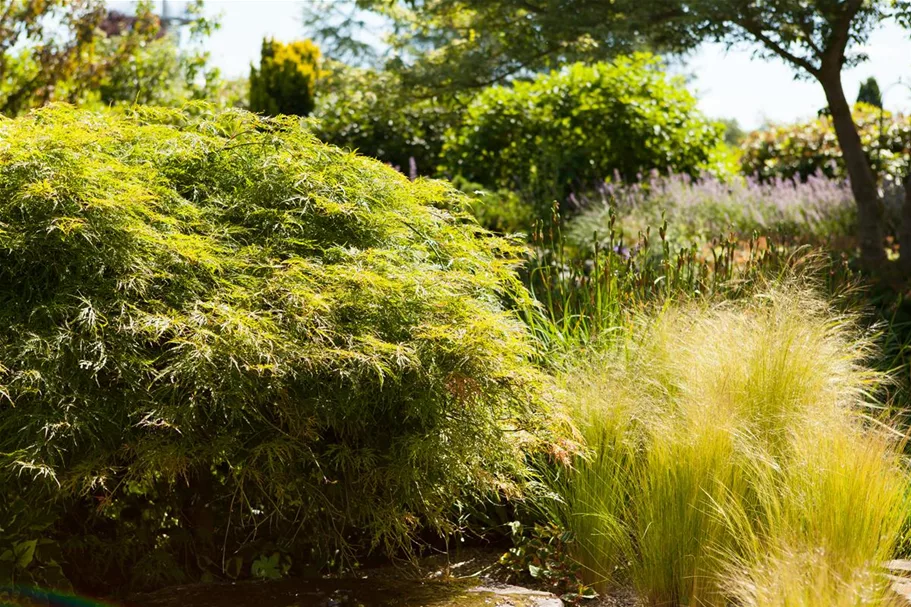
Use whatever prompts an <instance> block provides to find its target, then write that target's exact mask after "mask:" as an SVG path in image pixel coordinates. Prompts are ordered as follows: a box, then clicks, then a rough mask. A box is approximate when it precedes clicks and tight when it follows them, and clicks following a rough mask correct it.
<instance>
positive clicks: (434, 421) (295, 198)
mask: <svg viewBox="0 0 911 607" xmlns="http://www.w3.org/2000/svg"><path fill="white" fill-rule="evenodd" d="M195 114H196V115H198V116H199V117H191V115H189V114H186V113H182V112H180V111H177V110H165V109H144V108H138V109H135V110H132V111H130V112H129V113H124V114H114V113H110V112H109V113H88V112H84V111H77V110H74V109H71V108H68V107H53V108H49V109H44V110H41V111H38V112H35V113H33V114H31V115H29V116H28V117H25V118H21V119H17V120H7V121H4V122H2V123H0V226H2V231H0V317H2V320H3V322H2V323H0V327H2V329H0V361H2V368H0V396H2V403H0V473H2V474H0V493H2V494H3V495H21V496H23V497H24V498H27V499H28V502H29V503H30V504H31V505H32V507H33V509H34V511H35V512H36V513H39V514H41V513H45V512H52V513H54V514H56V515H58V519H57V520H56V523H55V524H54V528H53V534H52V535H53V537H55V538H57V539H59V541H60V542H61V544H62V545H63V546H64V548H65V549H66V551H65V554H66V555H67V556H68V565H67V567H68V568H69V570H70V571H71V572H74V573H72V575H73V577H74V579H75V580H78V581H79V582H81V583H91V582H92V581H97V580H99V579H101V580H104V581H106V582H108V583H112V582H113V583H123V584H130V585H133V586H142V587H148V586H155V585H160V584H162V583H164V582H178V581H181V580H186V579H187V578H188V577H189V578H192V577H193V576H194V575H196V574H199V573H200V570H202V571H205V572H207V574H208V575H217V576H224V575H230V576H238V575H245V574H249V572H250V567H251V564H252V563H253V562H254V561H255V562H260V564H262V563H263V562H265V561H268V560H269V559H274V555H275V554H276V553H278V554H280V555H288V556H289V557H290V558H291V559H292V564H293V566H300V565H301V564H302V561H306V560H307V555H308V554H309V552H306V551H305V550H304V549H305V548H312V549H314V550H318V551H319V552H318V554H317V557H319V556H320V555H323V556H325V555H334V554H336V553H335V552H334V551H335V550H336V549H341V550H343V551H344V550H355V549H359V548H370V547H379V548H382V549H385V550H387V551H397V550H400V549H408V548H409V546H410V542H411V541H412V540H413V539H414V537H415V535H416V534H417V533H418V532H419V531H427V530H434V531H438V532H446V531H448V530H452V529H453V524H454V522H453V520H452V519H451V518H450V515H452V514H453V513H454V510H455V504H456V503H457V502H459V503H463V504H464V503H470V502H471V501H472V500H473V499H476V498H479V497H480V496H482V495H488V494H491V493H493V492H499V494H501V495H502V494H503V493H515V492H517V491H519V490H520V489H521V487H520V486H519V483H520V482H521V474H522V470H523V461H524V453H525V452H526V451H527V450H530V449H535V448H536V445H539V444H541V440H542V437H546V429H545V428H544V426H546V425H547V424H548V421H547V420H548V415H547V411H546V410H545V409H542V408H541V407H542V399H541V393H540V391H539V386H540V382H541V379H540V377H539V375H538V373H537V372H536V371H535V370H534V368H533V367H532V366H531V365H530V363H529V362H528V355H529V354H530V345H529V341H528V339H527V337H526V333H525V330H524V329H523V327H522V325H521V323H520V322H519V320H518V319H517V318H516V317H515V315H514V314H512V313H508V312H506V311H504V308H503V306H502V302H503V301H504V300H506V299H510V298H519V299H523V298H525V297H526V295H525V294H524V291H523V289H522V287H521V286H520V284H519V283H518V281H517V279H516V277H515V275H514V273H513V270H512V268H513V266H514V264H515V263H516V262H517V259H518V257H517V256H518V254H519V252H520V249H518V248H517V247H516V246H514V245H513V244H512V243H511V242H509V241H505V240H502V239H499V238H496V237H493V236H492V235H490V234H488V233H486V232H484V231H483V230H481V229H480V228H479V227H478V226H477V225H476V224H475V223H474V222H473V220H472V219H471V218H470V216H469V215H468V214H467V213H466V212H465V211H464V210H463V208H464V207H465V205H466V204H467V202H468V201H467V199H466V198H465V197H464V196H462V195H461V194H459V193H458V192H456V191H455V190H453V189H452V188H450V187H449V186H447V185H445V184H444V183H442V182H435V181H427V180H418V181H416V182H414V183H412V182H409V180H408V179H407V178H405V177H404V176H402V175H400V174H399V173H397V172H395V171H393V170H392V169H390V168H387V167H384V166H383V165H381V164H380V163H378V162H375V161H372V160H369V159H366V158H363V157H360V156H356V155H354V154H351V153H347V152H344V151H342V150H340V149H338V148H334V147H331V146H328V145H324V144H321V143H319V142H318V141H317V140H316V139H315V138H314V137H313V136H312V134H310V133H309V132H308V131H307V129H306V128H304V127H303V126H302V125H301V124H300V123H299V121H298V120H296V119H292V118H290V117H286V118H276V119H269V118H261V117H258V116H256V115H254V114H251V113H248V112H244V111H241V110H229V111H225V112H221V113H213V112H211V111H208V110H207V109H206V108H205V107H202V108H200V107H197V108H196V111H195ZM539 430H541V431H542V432H539ZM2 538H3V536H2V535H0V539H2ZM14 539H15V538H14ZM22 539H24V540H32V539H35V538H33V537H25V538H22ZM3 550H4V547H3V546H0V552H3ZM342 554H343V555H344V554H346V553H345V552H343V553H342ZM347 554H350V552H349V553H347ZM333 559H336V560H337V559H338V556H337V555H336V556H334V557H333ZM270 562H271V561H270ZM187 563H192V565H187ZM282 563H285V564H284V565H283V567H285V565H286V564H287V561H286V560H282ZM317 564H319V561H317Z"/></svg>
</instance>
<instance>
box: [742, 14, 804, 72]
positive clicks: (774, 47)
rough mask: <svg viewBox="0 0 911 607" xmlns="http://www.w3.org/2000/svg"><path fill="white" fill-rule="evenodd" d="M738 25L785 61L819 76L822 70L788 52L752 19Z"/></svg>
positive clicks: (744, 20) (743, 20)
mask: <svg viewBox="0 0 911 607" xmlns="http://www.w3.org/2000/svg"><path fill="white" fill-rule="evenodd" d="M735 23H736V24H737V25H739V26H740V27H741V28H743V29H744V30H745V31H746V32H747V33H748V34H750V35H751V36H753V38H755V39H756V40H757V41H758V42H761V43H762V44H763V45H764V46H765V47H766V48H767V49H769V50H770V51H772V52H773V53H775V54H776V55H778V56H779V57H781V58H782V59H784V60H785V61H787V62H789V63H791V64H793V65H795V66H797V67H800V68H803V69H804V70H806V71H807V72H808V73H810V74H811V75H813V76H818V75H819V72H820V68H819V67H817V66H815V65H813V64H812V63H810V62H809V61H807V60H806V59H804V58H803V57H800V56H798V55H795V54H794V53H792V52H790V51H789V50H787V49H786V48H785V47H783V46H782V45H781V44H779V43H778V42H776V41H775V40H773V39H772V38H771V37H770V36H769V35H768V34H766V33H765V32H763V31H762V27H761V26H760V25H759V24H758V23H756V22H755V21H753V20H751V19H741V20H737V21H735Z"/></svg>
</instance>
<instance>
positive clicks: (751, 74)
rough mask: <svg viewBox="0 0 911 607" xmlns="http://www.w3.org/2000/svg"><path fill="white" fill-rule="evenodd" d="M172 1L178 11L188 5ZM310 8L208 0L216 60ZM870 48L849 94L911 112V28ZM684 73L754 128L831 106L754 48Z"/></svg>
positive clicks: (703, 100)
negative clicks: (874, 97) (215, 27)
mask: <svg viewBox="0 0 911 607" xmlns="http://www.w3.org/2000/svg"><path fill="white" fill-rule="evenodd" d="M340 1H341V0H340ZM111 4H112V5H115V6H116V5H126V4H129V3H127V2H112V3H111ZM169 4H170V5H172V8H171V11H172V13H173V12H177V11H178V10H179V7H180V5H181V3H180V2H176V1H172V2H170V3H169ZM303 5H304V2H303V1H301V0H206V3H205V6H206V11H207V12H208V13H209V14H212V15H215V14H220V15H221V23H222V26H221V29H220V30H219V31H218V32H216V33H215V34H214V35H213V36H212V37H211V38H210V39H209V41H208V50H209V51H210V52H211V54H212V61H213V63H214V64H215V65H216V66H218V67H219V68H221V70H222V72H223V73H224V74H225V75H226V76H229V77H237V76H245V75H247V73H248V72H249V69H250V63H251V62H256V61H258V57H259V50H260V45H261V43H262V39H263V37H267V36H271V37H274V38H276V39H279V40H284V41H290V40H294V39H298V38H302V37H306V32H305V31H304V28H303V25H302V22H301V14H302V10H303V9H302V7H303ZM862 50H863V51H864V52H866V53H867V54H868V55H869V57H870V60H869V61H868V62H866V63H864V64H862V65H860V66H858V67H856V68H854V69H851V70H849V71H846V72H845V74H844V76H843V81H844V85H845V91H846V92H847V93H848V95H849V97H850V98H851V99H853V98H854V97H855V96H856V94H857V90H858V88H859V86H860V82H861V81H862V80H866V79H867V78H868V77H869V76H875V77H876V79H877V80H878V81H879V85H880V88H881V89H882V90H883V99H884V104H885V106H886V108H887V109H891V110H898V111H905V112H907V111H911V32H908V31H907V30H903V29H901V28H900V27H898V26H896V25H891V24H886V25H884V26H883V27H882V28H881V29H880V30H878V31H876V32H875V33H874V34H873V36H872V37H871V38H870V41H869V43H868V44H867V46H866V47H865V48H864V49H862ZM682 72H683V73H685V74H686V75H688V76H689V81H688V86H689V88H690V90H691V91H693V93H695V94H696V96H697V97H698V99H699V106H700V108H701V109H702V110H703V112H705V113H706V114H707V115H709V116H711V117H713V118H736V119H737V121H738V122H739V123H740V125H741V126H742V127H744V128H746V129H754V128H758V127H759V126H761V125H762V124H764V123H767V122H774V123H782V122H793V121H796V120H801V119H804V118H809V117H813V116H816V113H817V111H818V110H819V109H820V108H822V107H824V106H825V97H824V95H823V93H822V89H821V88H820V87H819V85H818V84H816V83H815V82H809V81H799V80H795V79H794V72H793V71H792V70H791V69H790V68H789V67H788V66H787V65H785V64H784V63H783V62H781V61H777V60H764V59H757V58H754V57H753V52H752V49H750V48H742V49H741V48H738V49H735V50H731V51H728V50H726V49H725V48H724V47H723V46H720V45H717V44H706V45H704V46H703V47H702V48H701V49H699V51H698V52H697V53H696V54H695V55H693V56H692V57H690V58H688V59H687V61H686V62H685V64H684V66H683V68H682Z"/></svg>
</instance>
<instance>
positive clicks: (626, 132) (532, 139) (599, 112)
mask: <svg viewBox="0 0 911 607" xmlns="http://www.w3.org/2000/svg"><path fill="white" fill-rule="evenodd" d="M722 133H723V128H722V127H721V126H720V125H717V124H713V123H710V122H708V121H707V120H706V119H705V118H703V117H702V115H701V114H700V113H699V112H698V110H697V109H696V100H695V99H694V98H693V96H692V95H690V93H689V92H687V91H686V89H685V88H684V87H683V85H682V82H681V81H680V80H679V79H676V78H669V77H668V76H666V75H665V74H664V72H663V71H661V63H660V60H659V59H657V58H655V57H653V56H651V55H647V54H637V55H633V56H631V57H623V58H619V59H617V60H615V61H614V62H612V63H598V64H594V65H584V64H574V65H571V66H568V67H566V68H564V69H562V70H561V71H555V72H552V73H550V74H545V75H541V76H538V77H537V78H535V79H534V80H532V81H516V82H515V83H513V84H512V86H495V87H491V88H488V89H485V90H484V91H483V92H481V93H480V94H479V95H478V96H477V97H476V98H475V99H474V100H473V101H472V103H471V104H470V105H469V106H468V109H467V111H466V113H465V117H464V119H463V121H462V122H461V124H459V125H458V126H456V127H455V128H454V130H453V132H452V133H450V134H448V135H447V138H446V142H445V145H444V152H443V160H444V161H443V164H444V166H445V170H446V171H447V173H448V174H450V175H461V176H462V177H464V178H465V179H467V180H469V181H472V182H477V183H480V184H483V185H485V186H487V187H489V188H493V189H500V188H502V189H507V190H511V191H515V192H519V193H520V194H521V195H522V196H523V198H525V199H526V200H528V201H535V202H536V203H537V204H538V206H539V211H541V212H542V213H545V214H546V213H547V212H549V210H550V205H551V203H552V202H553V201H554V200H557V201H560V202H561V203H562V202H563V201H564V199H565V198H566V197H567V196H568V195H569V194H570V193H571V192H572V191H574V190H576V189H583V190H585V189H591V188H594V187H596V186H597V185H599V184H600V183H602V182H603V181H604V180H605V178H609V177H612V176H613V175H615V174H618V175H619V176H620V177H621V178H622V179H635V178H636V176H637V174H639V173H640V172H647V171H650V170H652V169H658V170H661V171H666V170H675V171H683V172H690V173H694V174H696V173H699V172H700V170H701V169H702V168H704V167H705V166H706V165H707V164H708V163H709V162H710V159H711V158H712V154H713V150H714V149H715V148H717V147H718V144H719V142H720V141H721V137H722Z"/></svg>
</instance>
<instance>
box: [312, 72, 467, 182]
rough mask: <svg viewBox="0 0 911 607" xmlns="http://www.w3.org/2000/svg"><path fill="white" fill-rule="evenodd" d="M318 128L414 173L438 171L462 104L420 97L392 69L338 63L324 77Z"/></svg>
mask: <svg viewBox="0 0 911 607" xmlns="http://www.w3.org/2000/svg"><path fill="white" fill-rule="evenodd" d="M318 89H319V90H318V92H319V99H318V100H317V106H316V110H315V111H314V114H313V115H314V117H315V118H316V119H317V122H316V123H315V126H314V133H315V134H316V136H317V137H319V138H320V139H321V140H322V141H325V142H327V143H331V144H333V145H338V146H341V147H344V148H347V149H350V150H357V151H358V152H359V153H361V154H364V155H367V156H372V157H373V158H377V159H379V160H382V161H383V162H386V163H388V164H391V165H392V166H394V167H398V169H399V170H400V171H402V172H403V173H406V174H408V173H409V172H410V167H411V165H412V162H413V164H414V167H415V168H416V170H417V174H419V175H428V176H432V175H435V174H436V172H437V165H438V164H439V162H440V152H441V151H442V149H443V137H444V135H445V133H446V131H447V129H449V128H450V127H452V126H453V125H454V124H456V123H457V122H458V120H459V118H460V116H461V109H460V106H459V105H458V104H457V103H453V102H451V101H444V100H443V99H438V98H427V99H418V98H415V97H414V95H413V94H412V93H411V91H410V90H409V89H407V88H406V87H405V86H404V85H403V84H402V82H401V79H400V78H399V77H398V76H396V75H395V74H394V73H392V72H388V71H375V70H368V69H359V68H353V67H348V66H346V65H343V64H340V63H334V64H332V65H331V66H330V67H329V68H328V69H327V73H326V75H325V77H324V78H323V79H321V80H320V84H319V87H318Z"/></svg>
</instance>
